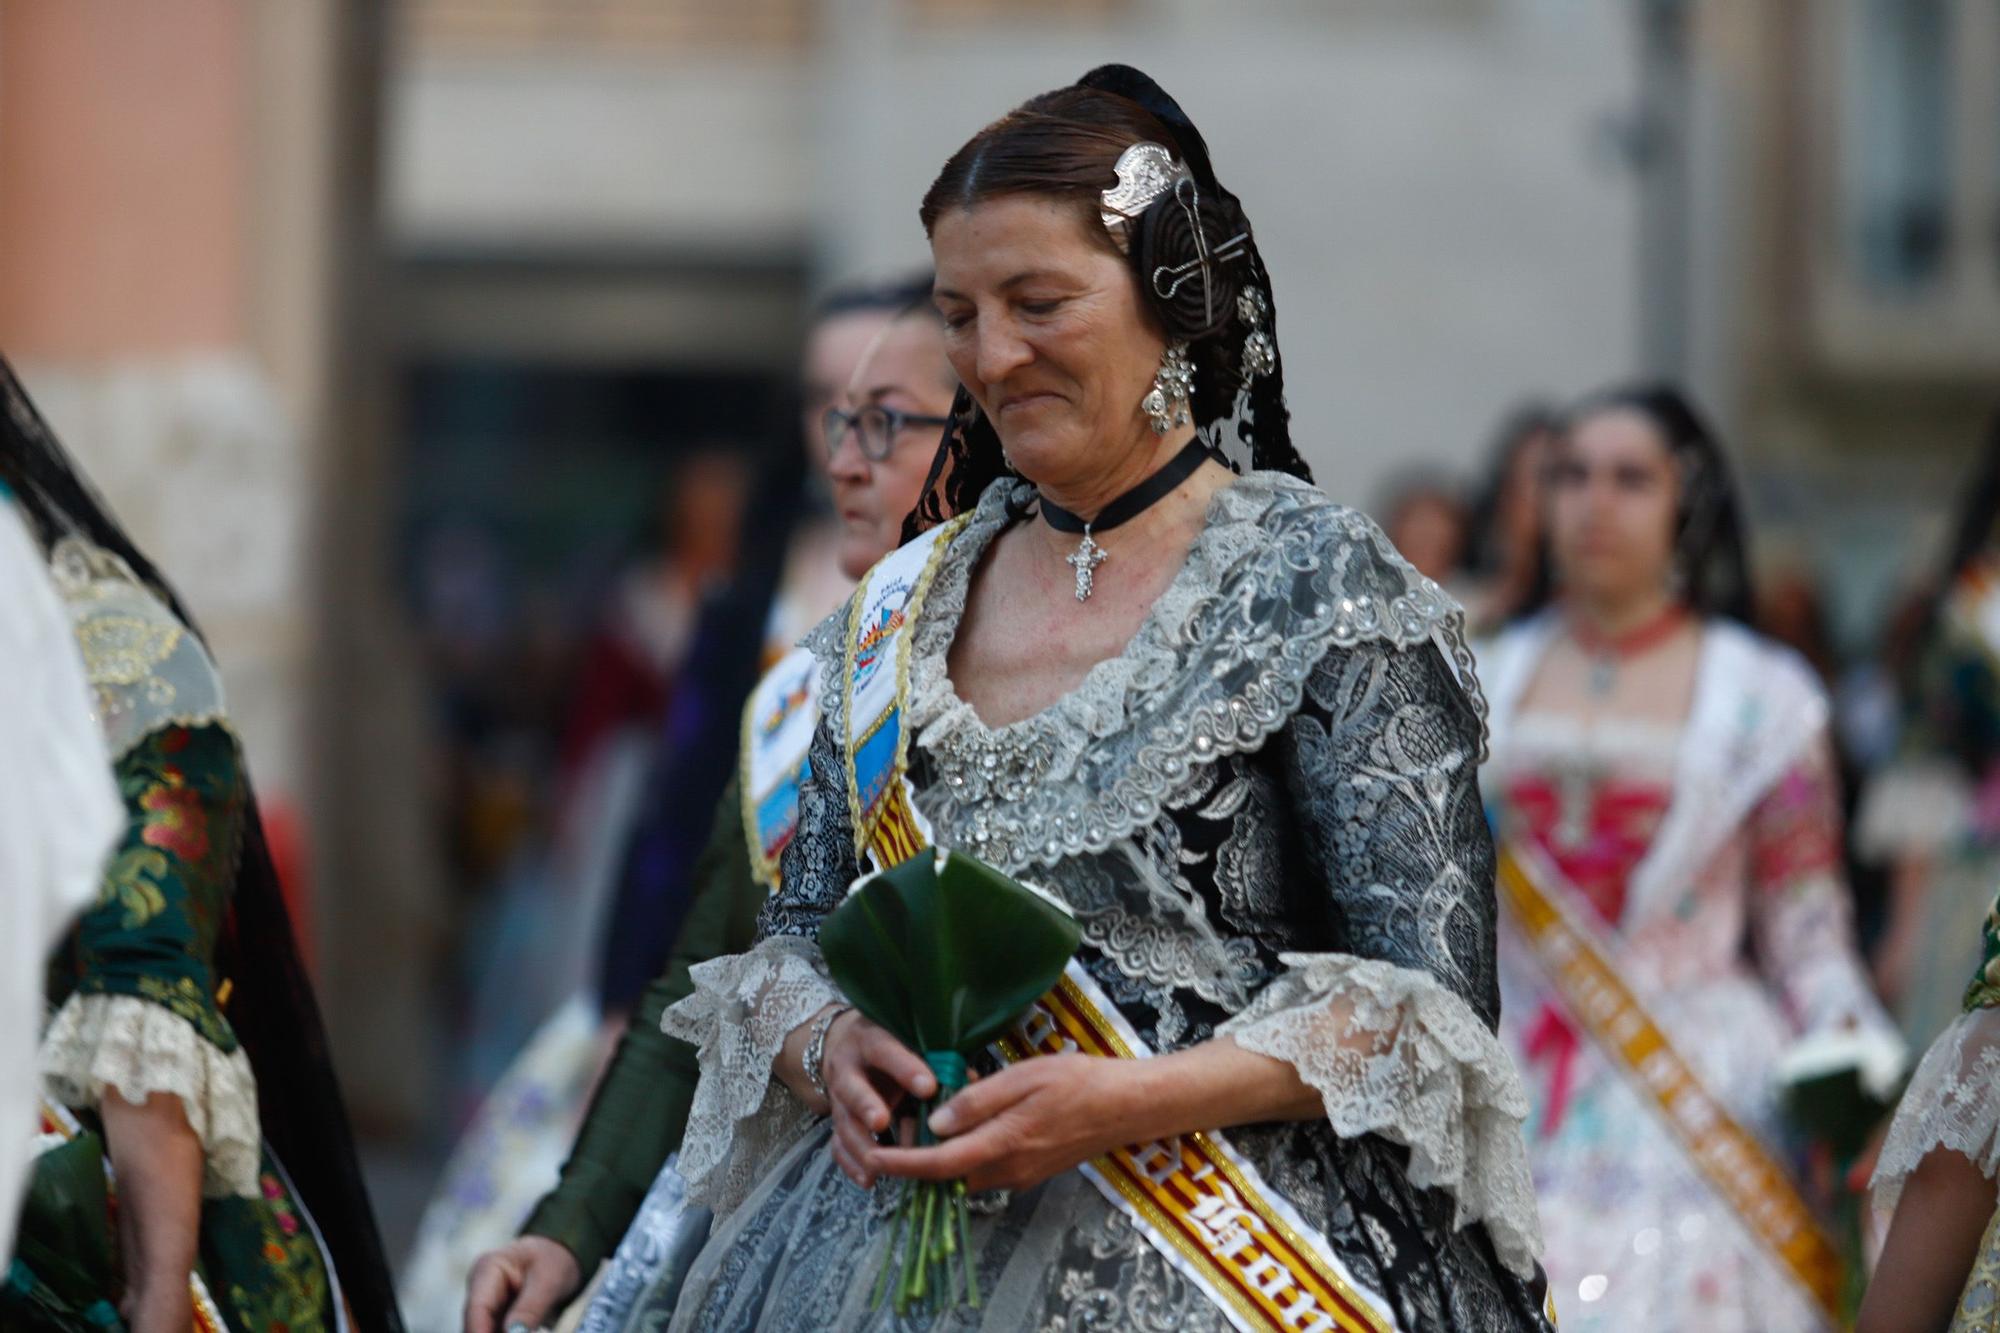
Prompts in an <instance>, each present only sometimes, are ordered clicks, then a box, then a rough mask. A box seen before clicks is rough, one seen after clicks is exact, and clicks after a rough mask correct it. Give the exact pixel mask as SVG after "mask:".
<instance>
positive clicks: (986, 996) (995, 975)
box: [819, 848, 1082, 1314]
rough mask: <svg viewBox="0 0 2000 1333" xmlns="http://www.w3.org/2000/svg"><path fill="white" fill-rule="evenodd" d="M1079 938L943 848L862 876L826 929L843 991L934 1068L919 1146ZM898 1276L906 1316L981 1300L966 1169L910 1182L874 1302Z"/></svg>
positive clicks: (1054, 910)
mask: <svg viewBox="0 0 2000 1333" xmlns="http://www.w3.org/2000/svg"><path fill="white" fill-rule="evenodd" d="M1081 940H1082V931H1081V930H1080V929H1079V928H1078V926H1077V923H1076V919H1075V918H1074V917H1073V916H1071V915H1070V914H1069V912H1068V911H1067V910H1066V909H1064V908H1063V907H1062V906H1061V905H1060V904H1058V903H1056V902H1055V901H1054V900H1052V899H1050V898H1049V897H1048V896H1046V895H1045V894H1043V893H1040V892H1039V891H1037V890H1035V889H1032V888H1029V887H1028V886H1026V885H1024V884H1021V883H1019V882H1018V881H1016V880H1013V879H1010V878H1008V877H1007V876H1006V875H1003V874H1001V873H1000V872H999V871H998V870H995V869H994V868H993V867H992V866H989V865H987V864H985V863H984V862H982V861H979V860H977V859H975V858H973V857H971V856H967V855H966V854H965V853H963V852H946V851H943V850H940V849H936V848H926V849H925V850H923V851H921V852H919V853H917V854H916V855H915V856H913V857H911V858H910V859H909V860H907V861H904V862H903V863H902V864H901V865H898V866H895V867H893V868H892V869H889V870H885V871H883V872H882V873H881V874H878V875H871V876H868V877H867V878H865V879H862V880H859V881H857V882H856V884H855V887H854V888H853V889H852V890H851V891H850V892H849V894H848V896H847V900H846V901H845V902H843V903H842V904H841V905H840V906H839V907H837V908H835V909H834V911H833V912H832V913H831V914H829V915H828V917H827V918H826V920H825V921H824V922H823V923H821V925H820V933H819V946H820V952H821V954H822V955H823V956H824V957H825V959H826V965H827V970H828V971H829V972H830V973H831V974H832V976H833V980H834V982H835V983H836V984H837V985H838V986H839V987H840V988H841V990H842V991H843V992H845V993H846V996H847V999H848V1002H849V1003H851V1004H852V1005H853V1006H854V1007H855V1009H857V1010H858V1011H860V1013H861V1015H862V1017H864V1018H866V1019H868V1020H869V1021H870V1022H872V1023H875V1024H877V1025H879V1026H881V1027H883V1028H886V1029H887V1030H888V1031H889V1032H890V1034H892V1035H893V1036H895V1037H896V1039H897V1040H899V1041H901V1042H902V1043H903V1044H904V1045H906V1046H908V1047H909V1048H910V1049H911V1050H913V1051H915V1052H917V1053H918V1054H919V1055H921V1056H923V1058H924V1062H925V1063H926V1064H928V1065H929V1066H930V1069H931V1072H932V1074H934V1075H935V1076H936V1077H937V1082H938V1090H937V1095H936V1096H935V1097H933V1098H932V1099H931V1100H930V1101H928V1102H925V1103H924V1104H923V1105H922V1106H921V1107H920V1108H919V1110H918V1115H917V1142H918V1143H919V1144H931V1143H935V1142H937V1139H936V1137H935V1136H934V1135H933V1134H932V1133H931V1131H930V1114H931V1112H932V1111H934V1110H936V1109H937V1108H938V1107H939V1106H941V1105H943V1104H944V1103H945V1102H946V1101H948V1100H949V1099H950V1098H951V1095H952V1094H953V1093H954V1092H956V1091H958V1090H959V1089H960V1088H963V1087H964V1086H965V1081H966V1061H967V1060H968V1059H969V1058H970V1057H972V1056H973V1055H975V1054H976V1053H977V1052H978V1051H979V1050H980V1049H981V1048H983V1047H984V1046H986V1045H987V1044H988V1043H989V1042H991V1041H993V1040H994V1039H995V1038H996V1037H998V1036H1000V1034H1001V1033H1003V1032H1005V1031H1006V1030H1007V1028H1008V1027H1009V1026H1011V1025H1012V1024H1013V1022H1014V1021H1015V1019H1017V1018H1019V1017H1020V1015H1021V1013H1022V1012H1023V1011H1024V1010H1026V1009H1027V1007H1028V1006H1029V1005H1031V1004H1033V1003H1034V1002H1035V1000H1037V999H1038V998H1040V997H1041V996H1042V995H1043V994H1044V993H1046V992H1047V991H1048V989H1049V988H1050V987H1051V986H1053V985H1055V983H1056V980H1057V979H1058V978H1059V977H1061V976H1062V971H1063V967H1064V966H1065V965H1066V964H1067V963H1068V962H1069V960H1070V956H1071V955H1072V954H1074V953H1075V952H1076V947H1077V944H1078V943H1079V942H1080V941H1081ZM954 1272H955V1273H956V1279H957V1280H956V1281H954ZM892 1286H893V1288H894V1291H895V1308H896V1311H897V1313H899V1314H901V1313H907V1312H908V1311H909V1310H910V1309H912V1308H913V1307H928V1308H931V1309H942V1308H944V1307H945V1306H948V1305H951V1304H954V1303H955V1302H956V1301H957V1300H958V1298H959V1296H960V1295H961V1294H962V1295H963V1297H964V1299H965V1301H966V1302H967V1304H969V1305H972V1306H974V1307H977V1306H978V1304H979V1281H978V1277H977V1275H976V1274H975V1273H974V1272H973V1265H972V1253H971V1237H970V1224H969V1222H968V1219H967V1212H966V1200H965V1182H964V1181H962V1180H955V1181H951V1182H949V1183H944V1182H938V1181H917V1180H911V1181H905V1182H903V1195H902V1198H901V1200H900V1201H899V1203H898V1206H897V1209H896V1218H895V1222H894V1230H893V1231H892V1232H891V1234H890V1239H889V1253H888V1258H887V1259H886V1260H885V1261H884V1263H883V1267H882V1274H881V1277H880V1278H879V1279H878V1280H877V1282H876V1284H875V1297H874V1303H875V1304H876V1305H878V1306H879V1305H880V1304H881V1302H882V1299H883V1297H884V1296H885V1295H886V1294H887V1293H888V1292H889V1290H890V1288H891V1287H892Z"/></svg>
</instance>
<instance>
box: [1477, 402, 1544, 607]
mask: <svg viewBox="0 0 2000 1333" xmlns="http://www.w3.org/2000/svg"><path fill="white" fill-rule="evenodd" d="M1555 426H1556V416H1555V411H1554V409H1553V408H1551V407H1549V406H1548V405H1547V404H1544V403H1540V402H1531V403H1528V404H1526V405H1524V406H1522V407H1520V408H1517V409H1515V410H1514V411H1513V412H1512V413H1510V414H1509V415H1508V416H1507V418H1506V420H1505V421H1503V422H1502V423H1501V426H1500V430H1499V432H1498V434H1497V435H1496V436H1495V437H1494V442H1493V444H1492V446H1491V448H1490V449H1489V451H1488V457H1489V459H1490V461H1489V463H1488V467H1489V469H1490V471H1489V472H1488V474H1487V478H1486V485H1485V489H1484V491H1483V492H1482V493H1481V495H1480V497H1479V500H1478V502H1477V503H1476V504H1474V505H1473V509H1472V518H1471V533H1470V536H1469V539H1468V542H1467V547H1468V549H1467V551H1466V571H1465V575H1464V577H1463V579H1462V580H1461V581H1460V582H1461V584H1462V585H1463V588H1464V594H1465V595H1464V597H1463V598H1462V600H1463V601H1464V602H1465V618H1466V623H1467V624H1468V625H1470V626H1471V627H1472V631H1473V633H1474V634H1475V635H1484V634H1491V633H1494V632H1496V631H1497V630H1499V628H1500V627H1501V626H1502V625H1505V624H1506V623H1507V622H1508V621H1509V620H1511V619H1512V618H1513V617H1514V616H1515V614H1516V613H1518V612H1519V611H1520V610H1521V609H1522V608H1523V607H1525V606H1526V605H1527V604H1528V602H1529V601H1530V600H1531V599H1532V598H1533V597H1534V596H1535V579H1536V577H1537V574H1538V572H1539V571H1540V569H1541V553H1542V480H1543V474H1544V472H1545V471H1546V470H1547V467H1548V449H1549V442H1550V440H1551V439H1552V438H1553V436H1554V433H1555Z"/></svg>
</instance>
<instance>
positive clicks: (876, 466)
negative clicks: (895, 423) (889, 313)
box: [827, 311, 958, 579]
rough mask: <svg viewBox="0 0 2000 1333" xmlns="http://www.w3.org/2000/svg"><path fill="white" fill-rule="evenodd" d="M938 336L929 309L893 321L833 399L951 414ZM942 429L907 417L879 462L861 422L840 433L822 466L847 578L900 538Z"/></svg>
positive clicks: (847, 407) (951, 389)
mask: <svg viewBox="0 0 2000 1333" xmlns="http://www.w3.org/2000/svg"><path fill="white" fill-rule="evenodd" d="M942 335H943V330H942V328H941V327H940V326H939V324H938V322H937V320H935V319H933V318H932V317H931V316H930V315H929V314H928V313H927V312H923V311H919V312H917V313H916V314H912V315H906V316H904V317H903V318H902V319H899V320H897V321H896V322H895V323H894V324H891V325H890V326H889V327H888V328H887V329H885V330H883V331H882V332H881V334H880V336H879V337H878V339H877V341H876V342H875V344H874V346H873V347H872V348H871V349H870V350H869V351H868V352H867V353H866V354H864V355H863V356H862V358H861V364H860V365H859V366H857V367H855V370H854V374H853V376H852V378H850V379H849V380H848V382H847V387H846V389H845V390H844V391H843V392H842V393H841V395H840V399H839V401H838V402H837V403H836V404H835V406H837V407H839V408H840V409H841V410H842V411H843V412H848V413H858V412H861V411H862V410H863V409H866V408H870V407H882V408H888V409H889V410H890V411H892V412H898V413H902V414H904V415H907V416H921V417H942V416H947V415H949V414H950V412H951V400H952V395H953V394H955V393H956V392H957V391H958V384H957V381H955V380H953V379H952V376H951V366H950V364H949V363H948V362H947V361H946V360H945V359H944V341H943V336H942ZM880 419H881V418H877V420H880ZM870 428H871V429H872V428H873V427H872V426H871V427H870ZM943 435H944V428H943V427H941V426H938V425H936V424H935V423H930V424H918V423H915V422H912V423H910V424H908V425H905V426H904V427H903V428H902V429H901V430H899V431H896V432H894V433H893V435H892V436H891V438H890V439H889V441H888V447H889V456H888V457H887V458H884V459H881V460H879V461H878V460H876V459H872V458H869V457H868V456H867V454H866V453H864V452H863V450H862V448H861V432H860V429H858V428H856V427H853V426H850V427H848V429H847V430H846V431H844V432H843V433H842V436H841V441H840V444H839V446H838V447H837V448H835V449H834V451H833V454H832V456H831V457H830V458H829V459H828V460H827V471H828V475H829V476H830V477H831V479H832V481H833V504H834V509H835V510H836V512H838V513H839V515H840V568H841V571H842V572H843V573H845V574H846V575H847V576H848V577H849V578H854V579H858V578H860V577H861V576H862V575H863V574H866V573H867V572H868V570H869V567H870V566H872V565H873V564H874V563H875V562H876V561H877V560H880V559H881V558H882V557H883V556H885V555H887V554H889V552H890V551H892V550H894V549H895V548H896V547H897V546H898V545H899V544H900V543H901V542H902V540H903V518H904V516H905V515H906V514H908V513H909V512H910V510H912V509H914V508H916V504H917V496H918V493H919V492H921V491H922V490H923V488H924V478H925V477H927V476H929V475H930V468H931V460H932V459H933V458H935V457H936V456H937V449H938V441H939V440H940V439H941V438H942V437H943Z"/></svg>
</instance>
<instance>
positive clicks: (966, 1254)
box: [951, 1180, 979, 1310]
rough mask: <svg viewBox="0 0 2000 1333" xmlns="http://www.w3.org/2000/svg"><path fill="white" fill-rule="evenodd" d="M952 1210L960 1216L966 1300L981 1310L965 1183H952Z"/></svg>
mask: <svg viewBox="0 0 2000 1333" xmlns="http://www.w3.org/2000/svg"><path fill="white" fill-rule="evenodd" d="M951 1201H952V1210H953V1211H954V1212H956V1213H957V1214H958V1248H959V1262H960V1263H961V1264H963V1265H965V1300H966V1304H968V1305H970V1306H971V1307H972V1308H973V1309H975V1310H977V1309H978V1308H979V1268H978V1265H977V1264H975V1263H974V1262H973V1254H972V1219H971V1217H970V1212H971V1209H970V1208H969V1207H968V1206H967V1204H966V1201H965V1182H964V1181H962V1180H954V1181H952V1182H951Z"/></svg>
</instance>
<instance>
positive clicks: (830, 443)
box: [820, 404, 951, 463]
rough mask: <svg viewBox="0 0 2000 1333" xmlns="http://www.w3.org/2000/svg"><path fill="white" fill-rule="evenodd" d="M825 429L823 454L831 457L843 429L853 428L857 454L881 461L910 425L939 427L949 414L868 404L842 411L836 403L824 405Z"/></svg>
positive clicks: (837, 449) (842, 438) (841, 439)
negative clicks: (901, 409) (928, 414)
mask: <svg viewBox="0 0 2000 1333" xmlns="http://www.w3.org/2000/svg"><path fill="white" fill-rule="evenodd" d="M820 421H821V423H822V424H823V425H824V427H825V429H826V456H827V457H828V458H831V457H833V456H834V455H835V454H837V453H839V452H840V446H841V444H842V442H844V441H845V440H846V439H847V432H848V431H850V430H851V431H853V432H855V437H856V439H857V441H858V442H859V445H860V448H861V456H862V457H863V458H865V459H867V460H868V461H869V462H871V463H880V462H883V461H885V460H886V459H887V458H888V457H889V454H890V451H891V450H893V449H894V448H895V447H896V440H897V437H899V436H900V435H902V433H903V432H904V431H906V430H908V429H909V428H910V427H912V426H931V427H934V428H937V429H942V428H944V427H945V426H949V425H950V424H951V418H950V417H933V416H924V415H921V414H919V413H916V412H899V411H897V410H896V409H895V408H893V407H883V406H881V405H880V404H870V405H869V406H867V407H864V408H862V409H861V410H860V411H859V412H843V411H841V410H840V409H839V408H837V407H829V408H827V409H826V415H825V416H823V417H821V418H820Z"/></svg>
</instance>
